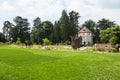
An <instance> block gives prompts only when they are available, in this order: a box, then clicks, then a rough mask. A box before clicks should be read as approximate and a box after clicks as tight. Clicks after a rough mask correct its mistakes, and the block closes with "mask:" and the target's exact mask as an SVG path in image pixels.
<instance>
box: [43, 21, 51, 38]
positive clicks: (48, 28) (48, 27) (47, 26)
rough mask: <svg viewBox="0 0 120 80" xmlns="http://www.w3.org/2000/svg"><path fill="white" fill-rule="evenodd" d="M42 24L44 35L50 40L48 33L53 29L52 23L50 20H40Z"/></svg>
mask: <svg viewBox="0 0 120 80" xmlns="http://www.w3.org/2000/svg"><path fill="white" fill-rule="evenodd" d="M42 24H43V25H42V26H43V29H44V34H45V37H46V38H48V39H49V40H50V35H51V33H52V31H53V24H52V23H51V22H50V21H44V22H42Z"/></svg>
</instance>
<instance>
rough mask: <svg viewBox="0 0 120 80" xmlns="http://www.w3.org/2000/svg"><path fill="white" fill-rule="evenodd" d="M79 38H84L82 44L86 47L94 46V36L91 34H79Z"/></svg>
mask: <svg viewBox="0 0 120 80" xmlns="http://www.w3.org/2000/svg"><path fill="white" fill-rule="evenodd" d="M78 37H82V44H83V45H84V44H85V45H92V44H93V36H92V34H91V33H79V34H78Z"/></svg>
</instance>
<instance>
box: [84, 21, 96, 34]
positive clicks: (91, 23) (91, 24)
mask: <svg viewBox="0 0 120 80" xmlns="http://www.w3.org/2000/svg"><path fill="white" fill-rule="evenodd" d="M83 26H86V27H87V28H88V29H90V30H91V31H92V32H94V31H95V28H96V23H95V21H93V20H87V21H85V22H84V24H83Z"/></svg>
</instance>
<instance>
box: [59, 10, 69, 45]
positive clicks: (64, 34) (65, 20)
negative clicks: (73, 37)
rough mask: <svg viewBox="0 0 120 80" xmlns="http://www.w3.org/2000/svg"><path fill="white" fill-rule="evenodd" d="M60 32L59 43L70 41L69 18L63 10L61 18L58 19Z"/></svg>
mask: <svg viewBox="0 0 120 80" xmlns="http://www.w3.org/2000/svg"><path fill="white" fill-rule="evenodd" d="M59 21H60V31H61V33H60V34H61V42H62V43H64V42H65V41H70V37H69V36H70V35H69V30H68V29H69V27H70V26H69V24H70V22H69V16H68V15H67V12H66V11H65V10H63V11H62V16H61V18H60V20H59Z"/></svg>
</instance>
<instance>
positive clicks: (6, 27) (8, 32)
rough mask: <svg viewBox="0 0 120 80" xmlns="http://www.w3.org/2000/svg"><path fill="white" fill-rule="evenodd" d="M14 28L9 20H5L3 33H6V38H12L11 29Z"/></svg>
mask: <svg viewBox="0 0 120 80" xmlns="http://www.w3.org/2000/svg"><path fill="white" fill-rule="evenodd" d="M11 28H12V23H10V22H9V21H5V22H4V23H3V34H4V35H5V39H6V40H9V39H10V29H11Z"/></svg>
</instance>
